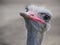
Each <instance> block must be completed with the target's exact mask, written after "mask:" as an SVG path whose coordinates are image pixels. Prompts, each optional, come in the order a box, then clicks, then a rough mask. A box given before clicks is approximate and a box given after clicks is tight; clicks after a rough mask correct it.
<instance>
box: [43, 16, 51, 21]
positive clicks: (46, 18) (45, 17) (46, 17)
mask: <svg viewBox="0 0 60 45" xmlns="http://www.w3.org/2000/svg"><path fill="white" fill-rule="evenodd" d="M43 18H44V20H50V19H51V16H49V15H45V16H44V17H43Z"/></svg>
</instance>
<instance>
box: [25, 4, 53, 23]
mask: <svg viewBox="0 0 60 45" xmlns="http://www.w3.org/2000/svg"><path fill="white" fill-rule="evenodd" d="M29 11H33V12H35V13H36V14H37V16H38V17H40V18H41V19H43V20H45V21H46V22H49V21H50V19H51V16H52V13H51V11H50V10H48V9H47V8H46V7H39V6H36V5H28V6H27V7H26V12H29Z"/></svg>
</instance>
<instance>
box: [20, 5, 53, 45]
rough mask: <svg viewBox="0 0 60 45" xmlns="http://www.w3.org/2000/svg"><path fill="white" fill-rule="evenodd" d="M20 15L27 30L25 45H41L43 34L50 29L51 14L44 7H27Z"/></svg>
mask: <svg viewBox="0 0 60 45" xmlns="http://www.w3.org/2000/svg"><path fill="white" fill-rule="evenodd" d="M25 9H26V11H25V12H21V13H20V15H21V16H22V17H24V20H25V24H26V25H25V26H26V28H27V45H41V43H42V40H43V36H44V32H45V31H47V30H48V29H49V27H50V20H51V16H52V13H51V11H49V10H48V9H47V8H46V7H39V6H36V5H28V6H27V7H25Z"/></svg>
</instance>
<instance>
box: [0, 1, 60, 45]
mask: <svg viewBox="0 0 60 45" xmlns="http://www.w3.org/2000/svg"><path fill="white" fill-rule="evenodd" d="M28 4H35V5H38V6H42V5H43V6H46V7H47V8H48V9H50V10H51V11H52V13H53V17H52V20H51V25H52V26H51V29H50V31H48V32H46V35H45V37H44V40H43V42H42V45H60V24H59V23H60V0H0V45H26V36H27V35H26V31H27V30H26V28H25V23H24V19H23V18H22V17H21V16H19V13H20V12H21V11H24V8H25V6H26V5H28Z"/></svg>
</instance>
